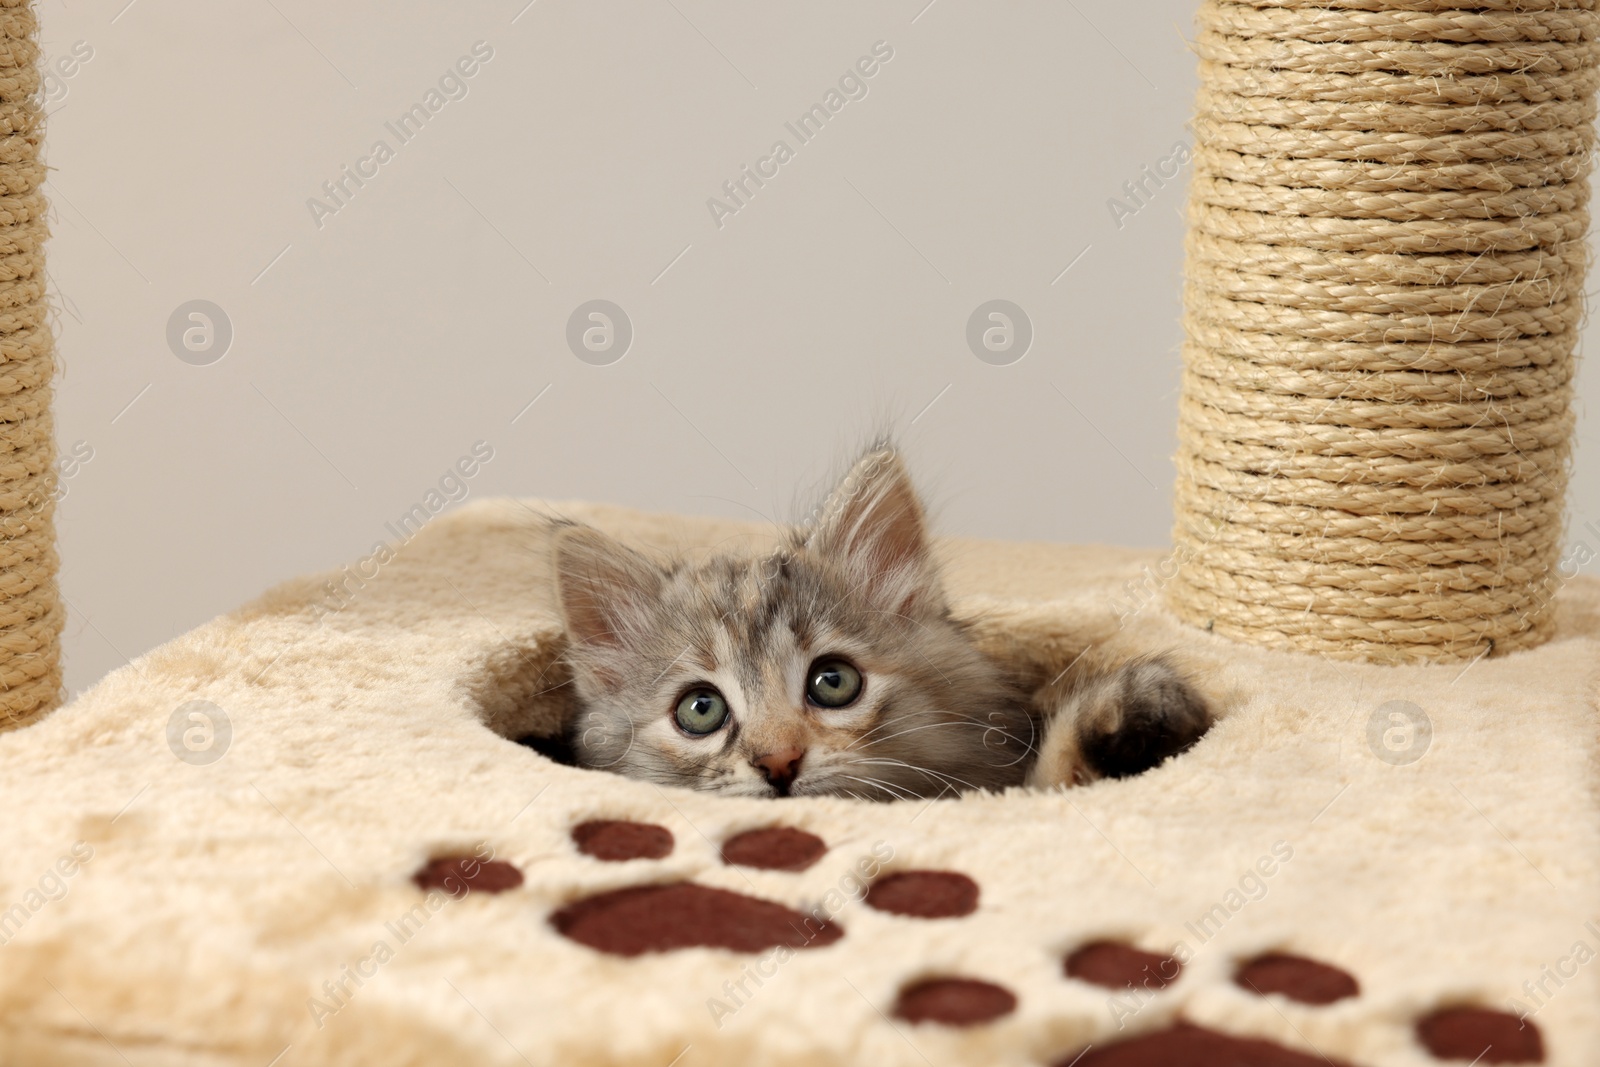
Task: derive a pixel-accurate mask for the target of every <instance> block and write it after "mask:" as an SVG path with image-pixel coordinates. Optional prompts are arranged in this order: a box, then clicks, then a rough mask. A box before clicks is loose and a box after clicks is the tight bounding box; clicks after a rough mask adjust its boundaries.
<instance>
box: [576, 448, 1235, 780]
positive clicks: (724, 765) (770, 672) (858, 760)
mask: <svg viewBox="0 0 1600 1067" xmlns="http://www.w3.org/2000/svg"><path fill="white" fill-rule="evenodd" d="M554 551H555V564H556V566H555V570H556V576H557V585H558V589H559V593H560V603H561V609H562V612H563V614H564V616H565V620H566V626H567V635H568V642H569V646H568V651H567V660H568V663H569V665H570V666H571V668H572V672H573V680H574V682H575V684H576V689H577V694H578V697H579V704H580V710H579V712H578V716H577V719H576V722H575V724H574V726H573V729H572V734H571V738H570V741H571V744H572V747H573V751H574V753H575V755H576V757H577V762H578V763H579V764H580V765H581V766H585V767H592V768H602V769H607V770H611V771H615V772H617V773H619V774H624V775H627V776H628V777H631V778H641V779H645V780H647V781H652V782H658V783H660V784H662V785H678V786H685V787H688V788H692V789H703V790H709V791H712V792H716V793H721V794H724V795H727V796H752V797H781V796H819V795H837V796H848V797H857V798H865V799H872V800H892V799H900V798H906V797H928V796H938V795H941V794H953V793H960V792H965V791H968V790H980V789H991V790H992V789H1002V788H1005V787H1007V786H1014V785H1021V784H1024V783H1026V782H1032V783H1036V784H1071V783H1075V782H1082V781H1088V780H1092V779H1094V778H1097V777H1102V776H1109V777H1122V776H1125V775H1129V774H1136V773H1138V772H1140V771H1143V770H1147V769H1148V768H1150V767H1153V766H1155V765H1156V764H1158V763H1160V762H1161V761H1162V760H1164V759H1166V758H1167V757H1168V756H1170V755H1172V754H1174V753H1176V752H1180V751H1182V750H1183V749H1185V748H1187V747H1189V746H1190V745H1192V744H1193V743H1194V742H1195V741H1196V740H1198V739H1199V737H1200V735H1201V734H1203V733H1204V732H1205V731H1206V730H1207V729H1208V728H1209V726H1210V724H1211V715H1210V712H1209V711H1208V710H1207V707H1206V704H1205V701H1204V700H1203V699H1202V698H1201V697H1200V696H1199V694H1198V693H1197V692H1196V691H1195V689H1194V688H1193V687H1192V686H1191V685H1190V684H1189V683H1188V682H1187V681H1186V680H1185V679H1184V678H1183V677H1182V676H1181V675H1180V674H1179V672H1178V671H1177V670H1176V669H1175V668H1173V667H1172V666H1171V665H1169V664H1168V663H1167V662H1165V661H1164V660H1161V659H1152V658H1144V659H1134V660H1125V661H1121V662H1117V661H1110V662H1107V661H1104V660H1097V659H1094V658H1093V657H1086V658H1085V660H1084V662H1082V663H1080V664H1078V665H1077V666H1075V667H1074V668H1073V669H1072V670H1070V671H1065V672H1063V674H1062V676H1060V677H1058V678H1056V679H1054V680H1053V681H1052V682H1051V683H1050V684H1048V685H1045V686H1044V687H1042V688H1041V689H1039V691H1038V692H1029V691H1028V688H1027V683H1026V682H1025V681H1024V680H1022V679H1018V678H1016V677H1013V676H1012V675H1011V674H1010V673H1009V672H1008V671H1006V670H1005V669H1003V668H1002V667H1001V666H1000V665H998V664H996V663H995V662H993V661H991V660H990V659H988V658H987V657H986V656H985V655H984V654H983V653H981V652H980V651H979V649H978V648H977V646H976V644H975V642H974V640H973V636H972V634H971V633H970V632H969V630H968V628H967V626H965V625H964V624H963V623H962V622H960V621H958V620H956V619H953V618H952V617H951V615H950V610H949V607H948V604H947V603H946V600H945V595H944V591H943V588H942V585H941V582H940V579H939V574H938V570H937V568H936V566H935V564H934V561H933V556H932V550H931V545H930V543H929V539H928V534H927V527H926V520H925V518H924V511H923V507H922V503H921V501H920V500H919V498H918V496H917V494H916V491H915V490H914V489H913V488H912V485H911V480H910V478H909V477H908V476H907V474H906V471H905V468H904V466H903V465H902V464H901V461H900V459H899V457H898V456H897V455H896V454H895V452H894V451H893V449H892V448H890V447H888V446H887V445H879V446H875V447H874V448H872V449H870V450H868V452H867V453H866V454H865V455H864V456H862V458H861V459H860V460H859V461H857V463H856V464H855V466H854V467H853V468H852V469H851V471H850V473H849V474H848V475H847V476H846V477H845V478H844V480H843V481H842V482H841V483H840V484H839V485H838V487H837V488H835V489H834V491H833V493H832V494H831V495H830V496H829V498H828V500H827V502H826V503H825V504H824V505H823V507H822V508H821V509H819V511H818V513H817V517H816V518H815V520H814V521H812V522H810V523H808V524H807V525H804V526H801V527H796V528H794V529H792V530H791V531H790V532H789V534H788V535H787V537H786V538H785V540H784V542H783V544H782V545H781V546H780V547H779V548H778V550H777V551H776V552H774V553H771V554H769V555H764V556H755V555H743V556H732V555H725V556H718V557H715V558H712V559H710V560H709V561H707V562H705V563H700V564H690V563H688V562H685V561H683V560H672V561H666V562H656V561H654V560H652V559H650V558H648V557H647V556H645V555H643V554H641V553H639V552H636V551H635V550H633V549H631V548H629V547H627V546H626V545H623V544H621V543H619V542H617V541H615V540H613V539H612V538H609V537H607V536H606V535H604V534H602V533H600V532H599V531H598V530H595V529H592V528H590V527H587V526H581V525H576V524H572V525H568V526H565V527H564V528H563V529H561V530H560V531H558V533H557V536H556V539H555V549H554Z"/></svg>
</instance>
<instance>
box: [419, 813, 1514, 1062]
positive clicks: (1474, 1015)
mask: <svg viewBox="0 0 1600 1067" xmlns="http://www.w3.org/2000/svg"><path fill="white" fill-rule="evenodd" d="M571 836H572V841H573V844H574V846H575V847H576V848H577V850H578V851H579V852H580V853H581V854H583V855H586V856H589V857H591V858H593V859H595V860H597V861H600V862H603V863H622V862H627V861H630V860H656V859H663V858H665V857H667V856H669V855H671V854H672V850H673V848H674V845H675V842H674V840H673V837H672V832H671V831H670V830H668V829H666V828H665V827H663V826H657V825H655V824H653V823H641V822H633V821H629V820H623V819H597V820H591V821H588V822H584V823H580V824H578V825H577V826H576V827H574V828H573V830H572V832H571ZM827 851H828V845H827V843H826V842H825V841H823V840H822V838H820V837H818V836H816V835H815V834H812V833H809V832H807V831H805V830H800V829H796V828H794V827H786V826H770V827H763V828H759V829H754V830H746V831H744V832H742V833H738V834H735V835H734V836H732V837H730V838H728V839H727V840H726V841H724V842H723V844H722V847H721V858H722V861H723V862H724V863H726V864H729V865H731V866H740V867H751V868H757V869H761V870H769V871H783V872H790V873H797V872H800V871H804V870H806V869H808V868H810V867H811V866H812V865H813V864H815V863H816V862H817V861H818V860H819V859H821V858H822V856H823V855H824V854H825V853H826V852H827ZM411 880H412V882H413V883H414V884H415V885H416V886H417V887H418V888H419V889H421V890H423V891H424V892H428V891H432V890H443V891H444V892H446V893H449V894H450V895H451V896H455V897H463V896H466V895H467V894H469V893H477V892H481V893H487V894H496V893H504V892H507V891H509V890H513V889H516V888H518V887H520V886H521V885H522V884H523V876H522V872H521V871H520V870H518V869H517V868H516V867H515V866H513V865H512V864H509V863H506V862H504V861H501V860H480V859H479V858H477V857H476V856H470V855H446V856H439V857H436V858H434V859H432V860H429V861H428V862H427V863H426V864H424V865H423V866H422V867H421V868H420V869H418V870H417V871H416V872H415V873H414V874H413V875H412V877H411ZM979 896H980V892H979V887H978V883H977V882H976V881H974V880H973V879H972V878H970V877H969V876H967V875H965V874H962V873H959V872H957V871H941V870H902V871H895V872H892V873H889V874H886V875H883V876H882V877H880V878H878V879H877V880H875V881H874V882H873V883H872V884H871V885H870V886H868V887H867V891H866V893H865V895H864V897H863V898H862V899H863V902H864V903H865V904H866V905H867V906H868V907H871V908H873V909H875V910H877V911H880V912H883V913H885V914H888V915H894V916H898V917H901V918H905V919H909V920H914V921H942V920H949V919H959V918H962V917H964V916H967V915H971V914H972V913H973V912H975V911H976V910H977V908H978V901H979ZM550 924H551V926H553V927H554V928H555V929H556V931H557V932H559V933H560V934H561V935H562V936H564V937H566V938H568V939H570V940H572V941H575V942H577V943H579V944H581V945H586V946H588V947H589V948H591V949H594V950H595V951H598V952H604V953H606V954H608V955H613V956H623V957H633V956H642V955H645V954H648V953H656V952H671V951H675V950H678V949H686V948H721V949H727V950H729V951H732V952H742V953H757V952H764V951H766V950H768V949H773V948H778V947H783V946H786V947H788V948H791V949H813V948H824V947H826V946H828V945H831V944H834V943H836V942H837V941H839V940H840V939H841V938H843V937H844V936H845V931H844V928H843V927H842V926H840V925H839V924H838V923H835V922H833V921H831V920H830V919H826V918H823V917H821V916H819V915H815V914H813V915H807V914H805V913H804V912H800V911H796V910H795V909H793V908H790V907H787V906H785V905H782V904H778V903H776V902H774V901H770V900H763V899H761V898H760V897H754V896H747V895H745V894H743V893H735V892H732V891H730V890H726V889H717V888H714V887H711V886H703V885H698V884H696V883H694V882H687V881H684V882H669V883H664V884H649V885H636V886H628V887H625V888H622V889H613V890H609V891H606V892H601V893H595V894H591V895H590V896H587V897H583V898H581V899H579V900H576V901H573V902H572V903H571V904H568V905H566V906H565V907H562V908H559V909H557V910H556V911H555V912H554V913H552V914H551V916H550ZM1182 974H1183V966H1182V964H1181V962H1180V961H1179V960H1178V959H1177V958H1176V957H1175V956H1172V955H1163V954H1161V953H1158V952H1149V951H1146V950H1144V949H1141V948H1138V947H1136V946H1133V945H1130V944H1126V943H1124V942H1121V941H1115V940H1097V941H1091V942H1088V943H1086V944H1084V945H1082V946H1080V947H1078V948H1077V949H1075V950H1074V951H1072V952H1071V953H1069V954H1068V955H1067V956H1066V958H1065V959H1064V960H1063V961H1062V975H1063V977H1064V978H1065V979H1067V980H1069V981H1080V982H1088V983H1091V984H1094V985H1098V986H1101V987H1104V988H1107V989H1115V990H1139V989H1143V990H1145V991H1148V992H1155V991H1157V990H1161V989H1164V988H1166V987H1167V986H1169V985H1173V984H1175V983H1176V982H1178V981H1179V980H1180V979H1181V977H1182ZM1233 982H1234V984H1235V985H1236V986H1238V987H1239V988H1240V989H1243V990H1245V991H1246V992H1249V993H1253V994H1255V995H1257V996H1261V997H1268V996H1281V997H1284V998H1286V999H1288V1000H1292V1001H1295V1002H1297V1003H1299V1004H1304V1005H1308V1006H1311V1007H1326V1006H1328V1005H1332V1004H1336V1003H1339V1002H1340V1001H1344V1000H1348V999H1350V998H1352V997H1356V996H1359V995H1360V992H1361V986H1360V983H1359V982H1358V981H1357V980H1356V978H1355V977H1354V976H1353V975H1351V974H1350V973H1349V972H1347V971H1345V970H1343V969H1342V968H1340V967H1337V966H1335V965H1333V964H1331V963H1327V962H1324V961H1322V960H1316V959H1312V958H1310V957H1308V956H1300V955H1294V954H1291V953H1287V952H1269V953H1266V954H1264V955H1260V956H1256V957H1254V958H1252V959H1249V960H1245V961H1243V962H1242V963H1241V964H1240V965H1239V967H1238V969H1237V970H1236V971H1235V972H1234V976H1233ZM1017 1004H1018V1000H1017V996H1016V994H1015V993H1013V992H1011V991H1010V990H1009V989H1006V988H1005V987H1004V986H1000V985H996V984H995V983H993V982H989V981H985V980H983V979H981V978H975V977H971V976H965V975H934V976H928V977H924V978H920V979H918V980H915V981H912V982H909V983H907V984H906V985H905V986H903V987H902V988H901V989H900V991H899V993H898V995H897V997H896V999H895V1003H894V1005H893V1009H892V1012H893V1015H894V1016H895V1017H896V1018H899V1019H902V1020H904V1021H906V1022H908V1023H912V1024H918V1025H924V1024H926V1025H938V1026H947V1027H974V1026H982V1025H985V1024H988V1023H992V1022H994V1021H996V1020H998V1019H1001V1018H1003V1017H1005V1016H1007V1015H1010V1014H1011V1013H1012V1012H1014V1011H1016V1009H1017ZM1415 1033H1416V1038H1417V1041H1418V1043H1419V1044H1420V1045H1421V1046H1422V1047H1423V1048H1425V1049H1426V1050H1427V1051H1428V1052H1429V1053H1430V1054H1431V1055H1432V1056H1433V1057H1434V1058H1435V1059H1437V1060H1441V1061H1450V1062H1460V1063H1477V1064H1503V1063H1541V1062H1543V1061H1544V1044H1543V1039H1542V1037H1541V1035H1540V1033H1539V1029H1538V1027H1537V1026H1535V1025H1534V1024H1533V1022H1532V1021H1531V1020H1523V1019H1519V1018H1517V1017H1516V1016H1515V1015H1510V1014H1507V1013H1506V1012H1501V1011H1495V1010H1492V1009H1488V1008H1482V1007H1476V1006H1472V1005H1454V1006H1446V1007H1441V1008H1439V1009H1438V1010H1435V1011H1434V1012H1432V1013H1430V1014H1428V1015H1426V1016H1424V1017H1423V1018H1421V1019H1419V1020H1418V1021H1417V1022H1416V1024H1415ZM1155 1063H1160V1064H1169V1065H1173V1067H1190V1065H1192V1067H1199V1065H1204V1064H1213V1063H1241V1064H1245V1063H1248V1064H1250V1065H1251V1067H1347V1065H1344V1064H1339V1063H1334V1062H1333V1061H1329V1060H1327V1059H1325V1058H1324V1057H1322V1056H1320V1055H1315V1054H1307V1053H1304V1052H1300V1051H1298V1050H1295V1049H1291V1048H1287V1047H1285V1046H1283V1045H1279V1044H1277V1043H1276V1042H1273V1041H1267V1040H1264V1039H1261V1038H1248V1037H1238V1036H1235V1035H1232V1034H1226V1033H1222V1032H1221V1031H1217V1030H1212V1029H1209V1028H1207V1027H1203V1026H1197V1025H1195V1024H1194V1023H1190V1022H1186V1021H1182V1020H1180V1021H1178V1022H1176V1023H1174V1024H1172V1025H1170V1026H1167V1027H1165V1028H1163V1029H1160V1030H1155V1031H1152V1032H1149V1033H1145V1034H1141V1035H1139V1036H1137V1037H1132V1038H1128V1039H1125V1040H1122V1041H1117V1042H1114V1043H1111V1044H1106V1045H1091V1046H1089V1047H1088V1048H1084V1049H1078V1050H1076V1051H1075V1052H1074V1053H1073V1054H1072V1055H1068V1056H1066V1057H1064V1058H1062V1059H1061V1060H1060V1061H1059V1063H1058V1064H1057V1067H1067V1065H1068V1064H1076V1065H1078V1067H1141V1065H1145V1064H1155Z"/></svg>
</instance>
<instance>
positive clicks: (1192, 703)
mask: <svg viewBox="0 0 1600 1067" xmlns="http://www.w3.org/2000/svg"><path fill="white" fill-rule="evenodd" d="M1093 688H1099V689H1100V690H1101V691H1100V693H1099V694H1098V696H1099V698H1100V699H1098V700H1095V701H1094V702H1093V704H1092V706H1090V707H1087V708H1083V709H1082V711H1083V712H1084V713H1085V714H1083V715H1082V717H1081V718H1080V719H1079V720H1078V744H1079V750H1080V751H1081V753H1082V757H1083V762H1084V763H1085V764H1086V765H1087V770H1089V771H1090V772H1091V773H1092V774H1093V775H1094V776H1097V777H1102V778H1128V777H1131V776H1133V775H1135V774H1142V773H1144V772H1145V771H1148V770H1150V769H1151V768H1153V767H1156V766H1159V765H1160V764H1161V763H1163V762H1164V761H1165V760H1167V759H1168V758H1169V757H1171V756H1176V755H1177V754H1178V753H1180V752H1183V751H1184V750H1186V749H1188V748H1189V747H1190V746H1192V745H1193V744H1194V743H1195V742H1196V741H1198V740H1200V738H1201V737H1203V736H1204V735H1205V733H1206V731H1207V730H1209V729H1211V724H1212V722H1213V719H1212V715H1211V709H1210V708H1209V707H1208V706H1207V704H1206V700H1205V698H1204V697H1203V696H1201V695H1200V692H1199V691H1198V690H1197V689H1195V687H1194V686H1193V685H1191V684H1190V682H1189V680H1188V679H1187V678H1185V677H1184V676H1183V675H1182V674H1181V673H1179V671H1178V669H1177V668H1176V667H1174V666H1173V665H1172V664H1170V663H1168V662H1167V661H1166V660H1163V659H1144V660H1138V661H1136V662H1134V663H1130V664H1128V665H1127V666H1125V667H1122V668H1120V669H1119V670H1117V671H1116V672H1114V673H1113V674H1111V675H1110V676H1109V677H1108V678H1106V679H1105V684H1104V685H1103V687H1093ZM1086 695H1087V694H1086Z"/></svg>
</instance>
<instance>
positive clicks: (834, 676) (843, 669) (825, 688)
mask: <svg viewBox="0 0 1600 1067" xmlns="http://www.w3.org/2000/svg"><path fill="white" fill-rule="evenodd" d="M860 695H861V672H860V671H858V670H856V669H855V668H854V667H852V666H851V665H850V664H848V663H846V662H845V661H844V660H842V659H819V660H817V662H815V663H813V664H812V665H811V670H810V671H808V672H807V673H806V696H807V697H809V698H810V699H811V702H812V703H813V704H816V705H818V706H820V707H824V708H842V707H844V706H845V705H846V704H849V703H851V702H853V701H854V700H855V698H856V697H858V696H860Z"/></svg>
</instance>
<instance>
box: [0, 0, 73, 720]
mask: <svg viewBox="0 0 1600 1067" xmlns="http://www.w3.org/2000/svg"><path fill="white" fill-rule="evenodd" d="M36 30H37V23H36V21H35V18H34V12H33V7H32V3H31V0H0V730H3V729H8V728H12V727H16V726H21V725H24V724H26V723H29V722H32V721H33V720H35V719H37V718H39V717H40V716H42V715H44V714H45V713H46V712H48V711H50V710H51V709H52V708H54V707H55V706H56V704H57V703H58V702H59V701H60V696H61V644H60V636H61V626H62V621H63V615H62V609H61V597H60V593H59V591H58V589H57V587H56V572H57V567H58V560H57V557H56V547H55V524H54V515H55V493H56V468H55V433H54V424H53V422H52V421H51V417H50V379H51V377H52V375H53V373H54V369H55V350H54V345H53V343H52V340H51V322H50V311H49V305H48V301H47V297H46V291H45V269H44V241H45V237H46V236H47V226H46V219H45V212H46V204H45V199H44V196H43V194H42V193H41V192H40V189H39V187H40V185H42V184H43V182H44V178H45V165H44V163H43V161H42V160H41V159H40V148H41V135H42V121H41V113H40V101H39V84H40V79H39V70H38V62H39V48H38V45H37V44H36V43H35V41H34V37H35V32H36Z"/></svg>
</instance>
